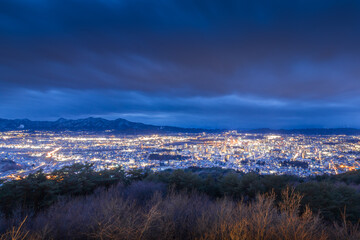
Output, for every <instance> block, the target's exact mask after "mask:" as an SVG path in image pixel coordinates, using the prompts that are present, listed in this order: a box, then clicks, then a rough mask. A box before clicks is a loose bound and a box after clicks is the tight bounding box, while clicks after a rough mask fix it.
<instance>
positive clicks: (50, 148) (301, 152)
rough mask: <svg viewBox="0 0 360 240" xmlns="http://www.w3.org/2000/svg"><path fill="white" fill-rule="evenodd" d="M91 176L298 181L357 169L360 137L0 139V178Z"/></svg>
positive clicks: (18, 135)
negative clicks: (191, 173)
mask: <svg viewBox="0 0 360 240" xmlns="http://www.w3.org/2000/svg"><path fill="white" fill-rule="evenodd" d="M86 162H87V163H92V164H93V165H94V167H95V169H96V170H104V169H113V168H116V167H119V166H121V167H123V169H125V170H130V169H134V168H140V169H144V168H146V169H150V170H153V171H161V170H165V169H169V168H171V169H184V168H188V167H201V168H211V167H221V168H230V169H234V170H237V171H242V172H244V173H248V172H256V173H259V174H278V175H282V174H291V175H297V176H301V177H306V176H312V175H322V174H338V173H343V172H346V171H352V170H356V169H359V168H360V137H359V136H346V135H328V136H326V135H301V134H279V135H274V134H260V133H259V134H255V133H254V134H250V133H239V132H237V131H228V132H223V133H205V132H204V133H173V134H153V135H151V134H148V135H125V134H117V133H114V132H111V131H105V132H101V133H99V132H71V131H63V132H47V131H31V132H30V131H8V132H1V133H0V177H1V178H2V179H4V180H6V179H17V178H19V177H22V176H26V175H28V174H29V173H33V172H36V171H38V170H40V169H42V170H43V171H45V172H51V171H53V170H56V169H60V168H61V167H64V166H68V165H72V164H74V163H86Z"/></svg>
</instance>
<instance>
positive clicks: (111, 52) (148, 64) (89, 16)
mask: <svg viewBox="0 0 360 240" xmlns="http://www.w3.org/2000/svg"><path fill="white" fill-rule="evenodd" d="M359 42H360V2H359V1H355V0H354V1H351V0H344V1H335V0H327V1H325V0H319V1H310V0H303V1H285V0H273V1H230V0H229V1H215V0H208V1H200V0H192V1H190V0H177V1H176V0H162V1H149V0H122V1H121V0H119V1H116V0H93V1H83V0H51V1H50V0H32V1H31V0H28V1H24V0H2V1H0V44H1V45H0V94H4V95H3V98H5V96H6V95H7V96H8V97H7V99H8V100H7V102H6V101H3V102H2V103H0V110H1V109H2V110H1V112H0V114H1V115H6V114H8V113H9V112H13V111H14V109H17V111H18V112H19V113H20V112H27V111H28V113H27V116H32V114H33V116H35V115H36V116H37V117H42V116H43V117H55V115H60V114H56V113H57V112H62V114H61V115H72V116H76V115H84V116H85V115H96V114H98V115H104V116H105V115H109V114H112V115H113V116H115V115H116V114H117V113H118V115H119V114H120V113H121V114H122V115H124V114H125V115H126V114H127V116H136V114H138V115H137V116H140V115H141V114H143V116H145V115H146V114H147V115H151V113H154V112H159V116H163V117H162V120H161V121H165V120H164V119H171V117H173V118H174V119H179V118H178V117H174V116H175V115H176V116H179V114H180V115H181V114H182V116H183V117H182V118H181V119H183V120H182V122H183V123H184V122H186V121H188V120H190V119H191V117H190V116H197V118H195V117H194V118H193V121H198V122H203V119H205V118H210V117H212V119H214V121H213V123H212V125H211V126H215V125H216V124H217V123H219V122H221V121H220V119H217V118H216V114H214V112H216V111H220V109H221V107H220V106H219V107H218V108H216V107H212V106H213V105H219V104H217V102H216V101H215V100H214V99H216V100H219V101H220V102H222V100H221V99H224V98H225V99H227V98H231V96H235V97H236V99H237V100H236V101H235V102H236V104H234V105H233V104H230V103H226V104H225V105H226V107H224V109H227V110H226V111H224V116H223V118H224V119H223V120H224V124H223V125H224V126H230V125H231V124H233V125H234V126H241V125H243V124H245V123H246V121H251V122H254V120H255V119H259V116H260V115H264V114H265V115H266V116H269V118H270V119H272V120H271V121H277V122H278V123H279V126H280V125H283V126H288V125H289V126H290V125H291V126H294V125H297V123H299V122H303V123H304V122H306V121H307V120H309V122H308V123H306V124H308V125H311V124H313V125H319V124H320V122H321V119H322V120H326V119H324V118H322V117H321V115H319V114H318V113H320V112H321V113H322V114H323V115H322V116H324V115H325V116H328V119H329V120H328V121H330V119H333V120H331V121H333V123H334V124H335V123H338V124H343V122H347V120H340V119H339V117H335V116H336V114H335V113H339V110H338V109H340V108H336V110H334V109H333V108H334V106H333V105H331V104H334V103H340V105H341V106H342V107H341V108H342V109H344V110H342V111H341V114H342V116H347V115H348V114H353V115H352V116H357V114H358V111H357V110H354V109H353V107H351V106H350V105H352V104H353V103H358V101H357V95H358V94H359V93H360V79H359V77H360V47H359V44H358V43H359ZM110 90H111V91H114V92H113V93H112V94H111V97H106V96H107V95H106V94H104V92H107V91H110ZM83 91H84V92H86V93H87V94H86V96H87V97H85V95H84V96H83V97H84V98H79V97H78V95H79V94H80V93H81V92H83ZM9 92H14V94H15V93H16V94H15V95H14V96H17V97H18V98H17V101H20V102H23V104H20V103H18V104H14V101H15V100H11V101H10V100H9V95H8V93H9ZM21 92H23V93H24V94H21ZM31 92H32V93H33V94H32V95H31V94H30V93H31ZM74 92H76V93H77V94H73V93H74ZM5 93H7V94H5ZM35 93H36V94H35ZM45 93H46V94H45ZM71 93H72V94H71ZM134 93H136V94H135V95H134ZM29 94H30V95H29ZM59 94H60V95H59ZM61 94H65V95H61ZM126 94H128V95H126ZM116 96H118V98H119V99H123V98H124V96H126V98H125V99H128V101H133V102H139V106H137V105H136V106H135V105H134V104H132V103H127V102H119V103H118V102H116V99H117V97H116ZM140 96H141V97H140ZM144 96H146V97H144ZM29 97H31V99H32V101H33V102H34V104H35V105H32V106H29V105H27V102H29V99H28V98H29ZM45 97H46V98H47V99H49V102H50V103H51V102H52V105H51V104H50V103H49V104H45V105H44V106H41V107H36V104H40V102H42V101H44V98H45ZM88 98H89V99H92V102H99V103H102V102H104V104H99V105H96V104H95V103H94V104H95V105H94V106H98V107H97V108H95V107H94V108H92V109H88V108H84V107H83V106H84V105H86V102H88V101H90V100H89V99H88ZM59 99H61V101H60V100H59ZM84 99H87V100H86V101H85V100H84ZM159 99H160V100H159ZM200 99H202V100H201V101H200ZM239 99H242V100H241V101H240V100H239ZM249 99H252V100H251V101H250V100H249ZM253 99H262V100H261V101H260V103H261V104H260V105H259V104H258V102H257V101H253ZM83 100H84V101H83ZM187 100H188V102H187ZM9 101H10V102H9ZM198 101H200V102H201V103H199V104H195V102H198ZM239 101H240V102H241V104H240V102H239ZM267 101H271V102H278V103H282V104H280V105H276V106H275V105H271V104H270V105H268V104H266V102H267ZM312 101H313V102H314V103H316V104H317V107H316V108H314V107H310V105H311V104H310V103H311V102H312ZM30 102H31V101H30ZM164 102H165V103H164ZM12 103H13V104H12ZM166 103H172V105H171V104H170V105H167V104H166ZM5 104H7V105H5ZM302 104H304V106H306V107H303V108H301V107H300V106H301V105H302ZM329 104H330V105H331V106H332V107H329ZM194 105H195V106H197V108H194V107H193V106H194ZM289 105H291V106H289ZM46 106H47V107H48V109H47V110H46V109H45V107H46ZM119 106H121V107H119ZM296 107H298V108H296ZM11 109H12V110H11ZM81 109H87V111H83V110H81ZM307 109H310V110H307ZM52 111H53V113H52ZM330 111H331V112H332V113H330ZM44 112H47V113H46V114H45V113H44ZM121 114H120V115H121ZM129 114H130V115H129ZM131 114H132V115H131ZM139 114H140V115H139ZM171 114H172V115H171ZM15 115H17V114H15ZM15 115H14V116H15ZM18 115H19V114H18ZM170 115H171V116H170ZM165 116H166V117H165ZM186 116H188V117H186ZM245 116H246V117H245ZM276 116H278V119H277V120H275V118H276ZM225 118H227V120H226V121H225ZM234 118H235V119H241V118H244V120H241V121H239V120H232V119H234ZM304 118H306V119H305V120H304ZM342 118H344V117H342ZM139 119H141V117H139ZM196 119H197V120H196ZM200 119H201V120H200ZM311 119H312V120H311ZM317 119H318V120H317ZM134 120H136V119H134ZM159 121H160V120H159ZM174 123H177V122H174ZM183 123H180V122H178V124H180V125H181V124H183ZM333 123H331V124H333ZM258 125H261V124H260V122H259V124H258ZM249 127H250V126H249Z"/></svg>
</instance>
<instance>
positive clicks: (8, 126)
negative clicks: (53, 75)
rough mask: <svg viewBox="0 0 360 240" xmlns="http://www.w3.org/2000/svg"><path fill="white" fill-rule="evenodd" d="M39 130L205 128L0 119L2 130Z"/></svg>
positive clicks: (98, 120)
mask: <svg viewBox="0 0 360 240" xmlns="http://www.w3.org/2000/svg"><path fill="white" fill-rule="evenodd" d="M12 130H38V131H106V130H109V131H115V132H122V133H166V132H203V131H204V130H203V129H195V128H178V127H169V126H154V125H148V124H143V123H136V122H130V121H128V120H125V119H122V118H119V119H116V120H107V119H103V118H92V117H90V118H85V119H77V120H70V119H64V118H60V119H58V120H57V121H31V120H29V119H15V120H8V119H0V131H12Z"/></svg>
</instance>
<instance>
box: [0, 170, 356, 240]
mask: <svg viewBox="0 0 360 240" xmlns="http://www.w3.org/2000/svg"><path fill="white" fill-rule="evenodd" d="M359 179H360V172H359V171H357V172H351V173H347V174H342V175H339V176H322V177H321V178H318V177H315V178H308V179H303V178H298V177H295V176H274V175H272V176H271V175H269V176H261V175H257V174H253V173H250V174H243V173H240V172H236V171H234V170H223V169H217V168H212V169H202V168H190V169H186V170H168V171H163V172H158V173H155V172H149V171H146V170H136V169H135V170H132V171H130V172H127V173H125V172H124V171H123V170H122V169H121V168H118V169H113V170H104V171H101V172H94V171H93V170H92V166H91V165H80V164H77V165H73V166H70V167H65V168H63V169H61V170H58V171H56V172H53V173H51V174H44V173H42V172H38V173H36V174H32V175H29V176H28V177H26V178H24V179H22V180H18V181H11V182H6V183H3V185H2V186H1V187H0V211H1V213H2V218H0V234H1V233H2V234H3V235H2V236H1V237H0V239H25V238H23V237H24V236H26V239H34V240H35V239H316V240H319V239H359V238H360V229H359V219H360V202H359V201H358V200H359V199H360V191H359V189H360V188H359ZM14 235H16V236H17V237H14Z"/></svg>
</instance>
